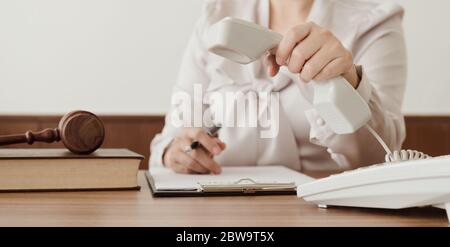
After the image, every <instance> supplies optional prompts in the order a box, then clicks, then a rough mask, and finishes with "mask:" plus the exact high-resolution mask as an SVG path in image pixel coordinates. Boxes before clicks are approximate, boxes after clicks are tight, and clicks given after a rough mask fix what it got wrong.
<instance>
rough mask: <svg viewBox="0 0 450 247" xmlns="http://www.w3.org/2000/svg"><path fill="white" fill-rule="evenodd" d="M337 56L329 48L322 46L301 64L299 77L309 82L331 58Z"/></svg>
mask: <svg viewBox="0 0 450 247" xmlns="http://www.w3.org/2000/svg"><path fill="white" fill-rule="evenodd" d="M336 57H338V55H337V54H335V53H333V52H332V51H331V50H330V49H327V48H326V47H322V48H321V49H320V50H319V51H318V52H316V54H314V56H312V57H311V58H310V59H309V60H308V61H307V62H306V63H305V65H304V66H303V69H302V71H301V72H300V77H301V78H302V80H303V81H305V82H309V81H311V80H312V79H313V78H314V77H316V75H317V74H319V72H320V71H321V70H322V69H323V68H324V67H325V66H326V65H327V64H328V63H330V62H331V61H332V60H334V59H335V58H336Z"/></svg>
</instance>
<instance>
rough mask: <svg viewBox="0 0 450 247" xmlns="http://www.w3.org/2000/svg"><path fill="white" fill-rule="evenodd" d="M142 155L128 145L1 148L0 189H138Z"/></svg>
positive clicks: (26, 190) (21, 190)
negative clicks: (81, 149)
mask: <svg viewBox="0 0 450 247" xmlns="http://www.w3.org/2000/svg"><path fill="white" fill-rule="evenodd" d="M143 158H144V157H143V156H142V155H139V154H137V153H134V152H132V151H129V150H127V149H99V150H97V151H96V152H94V153H92V154H90V155H76V154H73V153H71V152H69V151H67V150H66V149H0V192H28V191H30V192H33V191H91V190H138V189H139V185H138V178H137V176H138V171H139V165H140V163H141V161H142V159H143Z"/></svg>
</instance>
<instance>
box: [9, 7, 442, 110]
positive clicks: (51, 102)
mask: <svg viewBox="0 0 450 247" xmlns="http://www.w3.org/2000/svg"><path fill="white" fill-rule="evenodd" d="M378 1H380V2H382V1H383V0H378ZM384 1H386V0H384ZM395 1H396V2H399V3H401V4H402V5H403V6H404V7H405V8H406V11H407V15H406V19H405V29H406V35H407V41H408V49H409V63H410V73H409V81H408V89H407V95H406V101H405V105H404V112H405V113H406V114H441V115H444V114H450V96H449V95H448V94H449V93H450V29H449V27H448V24H449V23H450V15H449V14H447V12H448V9H450V1H448V0H426V1H425V0H395ZM201 2H202V1H201V0H159V1H157V0H0V113H1V114H62V113H65V112H67V111H69V110H71V109H79V108H82V109H88V110H93V111H95V112H97V113H103V114H161V113H164V112H165V111H166V110H167V109H168V107H169V101H170V92H171V87H172V85H173V83H174V81H175V79H176V74H177V70H178V67H179V61H180V56H181V55H182V53H183V49H184V47H185V45H186V41H187V37H188V36H189V34H190V32H191V31H192V27H193V24H194V22H195V20H196V19H197V18H198V15H199V13H200V6H201Z"/></svg>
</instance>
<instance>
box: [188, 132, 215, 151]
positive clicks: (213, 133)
mask: <svg viewBox="0 0 450 247" xmlns="http://www.w3.org/2000/svg"><path fill="white" fill-rule="evenodd" d="M221 128H222V127H221V126H213V127H211V128H208V129H207V130H206V133H207V134H208V135H209V136H211V137H217V133H218V132H219V130H220V129H221ZM199 146H200V142H199V141H193V142H192V143H191V145H190V146H189V148H188V150H186V153H189V152H192V150H194V149H197V148H198V147H199Z"/></svg>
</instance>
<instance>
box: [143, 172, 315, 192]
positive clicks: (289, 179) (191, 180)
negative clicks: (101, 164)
mask: <svg viewBox="0 0 450 247" xmlns="http://www.w3.org/2000/svg"><path fill="white" fill-rule="evenodd" d="M146 175H147V176H146V177H147V180H148V182H149V185H150V188H151V189H152V193H153V195H154V196H213V195H286V194H296V190H297V186H298V185H300V184H303V183H307V182H310V181H312V180H314V179H313V178H311V177H308V176H306V175H304V174H301V173H298V172H296V171H293V170H291V169H289V168H286V167H282V166H265V167H257V166H254V167H223V168H222V173H221V174H220V175H188V174H177V173H175V172H173V171H172V170H170V169H168V168H163V167H161V168H160V167H157V168H151V169H150V172H147V174H146Z"/></svg>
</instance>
